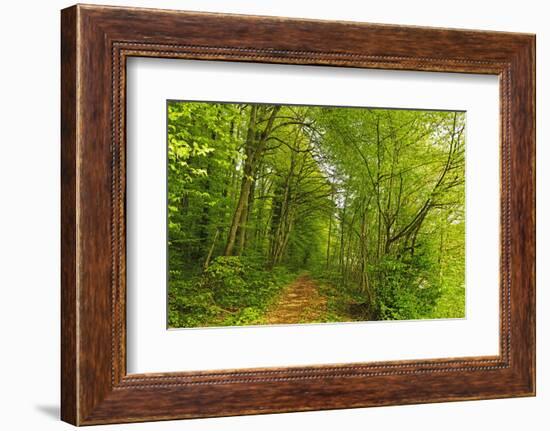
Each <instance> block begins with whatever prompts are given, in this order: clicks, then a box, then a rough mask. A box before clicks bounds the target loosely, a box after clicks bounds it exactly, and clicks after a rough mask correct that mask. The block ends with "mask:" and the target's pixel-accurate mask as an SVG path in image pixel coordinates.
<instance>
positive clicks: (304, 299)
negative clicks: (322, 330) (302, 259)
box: [265, 274, 327, 324]
mask: <svg viewBox="0 0 550 431" xmlns="http://www.w3.org/2000/svg"><path fill="white" fill-rule="evenodd" d="M326 307H327V300H326V298H325V297H323V296H321V295H319V291H318V290H317V286H316V284H315V282H314V281H313V280H312V279H311V278H310V277H309V276H308V275H307V274H304V275H301V276H299V277H298V278H297V279H296V280H294V281H293V282H292V283H291V284H290V285H288V286H287V287H286V288H285V290H284V291H283V293H282V294H281V296H280V298H279V300H278V301H277V302H276V303H275V304H274V305H273V306H272V307H271V308H270V309H269V310H268V312H267V314H266V315H265V322H266V323H267V324H284V323H287V324H288V323H313V322H318V321H320V320H321V318H322V316H323V315H325V313H326Z"/></svg>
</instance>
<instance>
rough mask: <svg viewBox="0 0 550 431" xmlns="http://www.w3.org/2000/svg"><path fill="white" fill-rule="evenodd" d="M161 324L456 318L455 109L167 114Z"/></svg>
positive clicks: (190, 107) (184, 105)
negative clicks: (285, 294) (313, 285)
mask: <svg viewBox="0 0 550 431" xmlns="http://www.w3.org/2000/svg"><path fill="white" fill-rule="evenodd" d="M167 114H168V261H169V278H170V280H169V326H171V327H194V326H224V325H245V324H262V323H264V321H265V313H266V310H268V309H269V308H270V307H271V306H272V305H273V303H274V301H276V300H277V298H278V297H279V296H280V294H281V291H282V289H283V288H284V287H285V286H286V285H287V284H288V283H289V282H291V281H292V278H293V276H295V275H296V274H300V273H303V272H304V271H306V272H307V273H309V274H310V275H311V278H313V279H317V280H318V282H319V285H318V290H319V292H320V293H321V294H322V295H323V297H326V298H327V301H326V313H325V314H326V315H325V316H324V317H322V318H319V320H320V321H349V320H399V319H421V318H422V319H425V318H443V317H444V318H452V317H463V316H464V310H465V288H464V272H465V263H464V262H465V254H464V252H465V227H464V224H465V217H464V194H465V188H464V149H465V137H464V128H465V115H464V113H460V112H438V111H419V110H390V109H363V108H329V107H308V106H282V107H276V106H273V105H251V104H232V103H199V102H169V103H168V113H167Z"/></svg>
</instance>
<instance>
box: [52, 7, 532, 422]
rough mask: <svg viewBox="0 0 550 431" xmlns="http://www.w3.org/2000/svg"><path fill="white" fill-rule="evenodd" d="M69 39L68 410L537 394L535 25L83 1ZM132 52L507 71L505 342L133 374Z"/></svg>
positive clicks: (87, 412)
mask: <svg viewBox="0 0 550 431" xmlns="http://www.w3.org/2000/svg"><path fill="white" fill-rule="evenodd" d="M205 29H208V31H206V30H205ZM61 36H62V44H61V45H62V95H61V97H62V103H61V105H62V157H61V158H62V340H63V341H62V418H63V420H65V421H67V422H70V423H73V424H77V425H86V424H99V423H112V422H135V421H145V420H161V419H175V418H188V417H206V416H222V415H238V414H253V413H271V412H286V411H305V410H316V409H335V408H351V407H365V406H379V405H389V404H411V403H421V402H441V401H449V400H469V399H481V398H502V397H510V396H528V395H533V394H534V392H535V290H534V289H535V179H534V178H535V173H534V168H535V162H534V160H535V142H534V139H535V137H534V127H535V126H534V118H535V111H534V109H535V108H534V97H535V86H534V85H535V77H534V70H535V69H534V65H535V37H534V36H533V35H525V34H513V33H499V32H480V31H469V30H448V29H432V28H422V27H402V26H388V25H374V24H362V23H350V22H331V21H313V20H295V19H285V18H273V17H252V16H240V15H219V14H203V13H189V12H176V11H162V10H146V9H131V8H116V7H100V6H74V7H72V8H69V9H65V10H64V11H63V12H62V34H61ZM129 56H149V57H166V58H187V59H200V60H205V61H208V60H223V61H245V62H262V63H285V64H302V65H303V64H306V65H332V66H345V67H360V68H378V69H404V70H425V71H444V72H465V73H484V74H494V75H498V76H499V77H500V83H501V94H500V105H501V155H502V159H501V223H500V224H501V256H502V258H501V268H500V273H501V283H500V292H501V293H500V295H501V306H500V316H501V327H500V336H501V343H500V346H501V348H500V354H499V355H498V356H495V357H484V358H479V357H467V358H443V359H432V360H423V361H405V362H382V363H365V364H338V365H327V366H305V367H292V368H268V369H247V370H224V371H209V370H204V371H202V372H185V373H184V372H182V373H157V374H141V375H127V373H126V366H125V364H126V357H125V355H126V350H125V334H126V326H125V306H126V304H125V295H126V266H125V265H126V260H125V190H126V184H125V181H126V174H125V151H126V140H125V115H126V112H125V100H126V70H125V65H126V59H127V58H128V57H129Z"/></svg>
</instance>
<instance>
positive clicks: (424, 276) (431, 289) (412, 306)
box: [373, 255, 441, 320]
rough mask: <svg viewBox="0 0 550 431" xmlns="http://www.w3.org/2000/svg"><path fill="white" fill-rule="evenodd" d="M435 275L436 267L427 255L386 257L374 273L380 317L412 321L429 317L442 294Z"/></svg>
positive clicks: (382, 318)
mask: <svg viewBox="0 0 550 431" xmlns="http://www.w3.org/2000/svg"><path fill="white" fill-rule="evenodd" d="M432 273H433V268H432V266H431V265H430V261H429V260H428V259H426V258H425V256H424V257H422V256H419V255H416V256H413V257H406V258H403V259H395V258H393V257H386V258H385V259H384V260H383V261H382V262H380V263H379V264H378V265H377V267H376V268H375V269H374V271H373V274H374V277H375V279H376V280H377V281H378V284H377V290H376V308H377V315H378V318H379V319H380V320H411V319H422V318H424V317H426V316H429V315H430V313H431V311H432V310H433V308H434V306H435V305H436V303H437V300H438V298H439V297H440V295H441V291H440V288H439V286H438V285H437V284H435V283H434V281H433V277H432V276H431V274H432Z"/></svg>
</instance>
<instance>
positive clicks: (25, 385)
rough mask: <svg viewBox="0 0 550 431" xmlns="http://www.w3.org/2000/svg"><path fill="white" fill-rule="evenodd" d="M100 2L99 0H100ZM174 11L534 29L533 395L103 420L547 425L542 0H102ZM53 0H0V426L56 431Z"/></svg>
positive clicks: (548, 32) (257, 425)
mask: <svg viewBox="0 0 550 431" xmlns="http://www.w3.org/2000/svg"><path fill="white" fill-rule="evenodd" d="M98 1H99V0H98ZM101 3H103V4H118V5H131V6H143V7H161V8H171V9H187V10H203V11H217V12H232V13H247V14H258V15H279V16H290V17H306V18H320V19H338V20H355V21H367V22H379V23H389V24H412V25H428V26H438V27H456V28H478V29H487V30H505V31H520V32H532V33H536V34H537V57H538V58H537V76H538V79H537V90H538V97H537V112H538V115H537V117H538V125H537V141H538V173H537V177H538V178H537V181H538V205H537V208H538V209H537V211H538V216H537V218H538V241H537V243H538V246H537V248H538V262H539V265H538V289H537V290H538V294H537V295H538V297H537V301H538V306H537V312H538V319H537V325H538V331H537V332H538V347H537V353H538V396H537V397H536V398H524V399H507V400H493V401H475V402H460V403H445V404H432V405H417V406H405V407H384V408H371V409H355V410H340V411H326V412H309V413H292V414H279V415H266V416H246V417H237V418H220V419H203V420H193V421H183V422H182V421H172V422H162V423H149V424H146V423H145V424H133V425H120V426H104V427H98V428H95V429H109V430H110V429H113V430H115V429H116V430H124V429H134V430H161V431H162V430H175V429H178V430H228V429H231V430H243V431H246V430H259V429H261V430H279V429H316V430H333V429H349V430H355V429H357V430H359V429H361V430H364V429H386V430H394V429H400V428H404V429H406V430H411V431H412V430H422V431H430V430H438V431H439V430H441V429H445V430H449V431H451V430H468V429H478V428H482V427H485V428H489V429H498V430H501V431H505V430H517V429H533V430H542V429H547V427H548V424H549V423H550V413H549V411H550V409H549V406H550V341H549V338H550V329H549V322H550V319H549V317H548V314H546V315H545V310H546V311H547V310H548V308H549V307H550V296H549V295H548V294H547V293H545V291H544V290H545V289H544V287H545V285H546V284H547V283H548V277H549V276H550V275H549V273H548V272H547V271H545V269H546V268H545V266H544V262H545V261H546V260H547V259H548V258H550V254H549V252H550V250H549V246H550V230H549V229H548V227H547V226H546V225H545V223H544V219H545V218H548V217H550V214H549V212H550V199H549V198H550V197H549V196H548V194H545V187H544V186H545V185H548V184H550V170H548V169H544V168H545V167H547V166H548V165H549V164H550V150H549V149H548V147H547V146H545V145H544V143H545V142H546V141H547V140H548V139H549V138H550V125H549V123H548V122H547V121H545V119H547V118H549V117H550V91H549V85H550V64H549V61H550V54H549V53H550V27H549V26H548V21H549V18H550V12H549V11H548V10H546V2H543V1H537V0H523V1H517V0H516V1H504V0H500V1H498V0H495V1H485V2H482V1H479V0H462V1H460V2H453V3H448V2H443V1H441V0H439V1H427V0H426V1H424V0H417V1H406V0H393V1H387V2H361V1H357V0H338V1H320V0H317V1H302V2H298V1H296V0H256V1H246V0H240V1H239V0H225V1H224V0H180V1H175V0H172V1H170V0H159V1H154V0H130V1H123V0H119V1H115V2H111V1H107V0H104V1H101ZM70 4H71V3H70V2H67V1H60V0H49V1H47V2H44V1H36V0H35V1H32V0H31V1H24V2H23V1H19V2H17V1H11V2H4V3H3V4H2V12H1V14H0V32H1V39H0V40H1V41H2V62H1V67H0V76H1V79H0V110H1V112H0V118H1V120H0V202H1V209H0V262H1V264H0V289H1V290H0V294H1V297H0V322H1V325H0V328H2V329H1V332H0V334H1V344H0V345H1V351H0V372H1V379H0V405H1V406H2V408H1V413H0V428H2V429H7V430H19V429H22V430H23V429H24V430H27V429H30V430H35V429H36V430H41V431H47V430H63V429H70V426H69V425H67V424H64V423H62V422H60V421H59V420H58V418H57V417H58V414H59V402H58V400H59V231H60V229H59V218H60V215H59V89H60V84H59V81H60V79H59V10H60V9H61V8H63V7H66V6H69V5H70Z"/></svg>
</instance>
